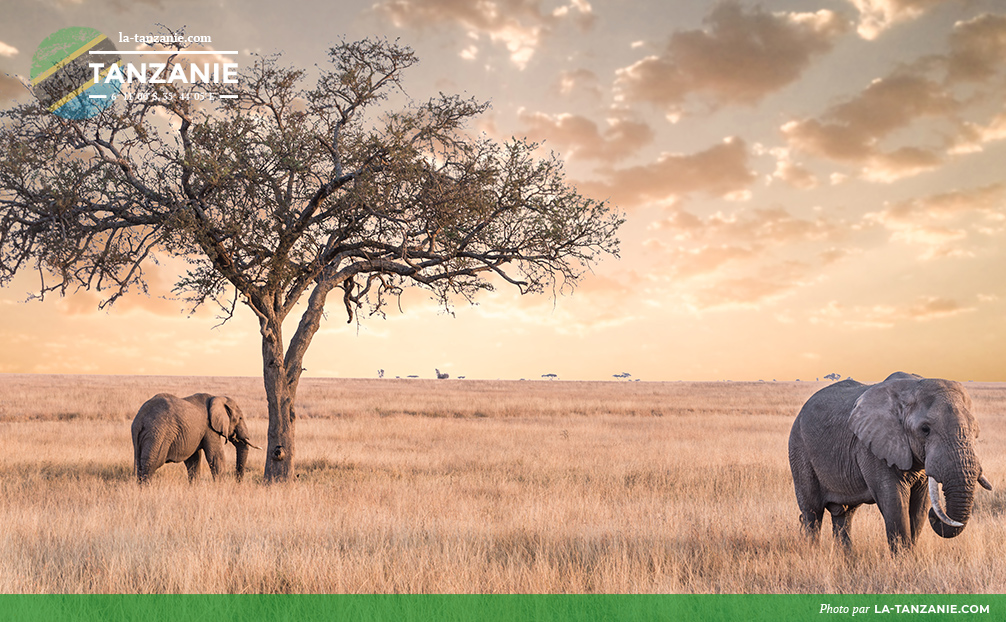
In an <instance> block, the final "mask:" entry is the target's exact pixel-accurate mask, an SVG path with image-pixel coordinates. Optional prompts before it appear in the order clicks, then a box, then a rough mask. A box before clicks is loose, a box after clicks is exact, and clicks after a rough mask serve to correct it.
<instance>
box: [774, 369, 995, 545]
mask: <svg viewBox="0 0 1006 622" xmlns="http://www.w3.org/2000/svg"><path fill="white" fill-rule="evenodd" d="M977 437H978V424H977V423H976V422H975V419H974V417H973V416H972V414H971V398H970V397H968V394H967V393H966V392H965V391H964V387H962V386H961V385H960V383H957V382H953V381H950V380H937V379H928V378H922V377H920V376H916V375H915V374H906V373H903V372H898V373H895V374H891V375H890V376H889V377H888V378H887V379H886V380H884V381H883V382H881V383H879V384H875V385H872V386H870V385H864V384H860V383H859V382H856V381H854V380H845V381H843V382H837V383H835V384H833V385H830V386H828V387H825V388H824V389H821V390H820V391H818V392H817V393H815V394H814V395H812V396H811V398H810V399H809V400H807V403H806V404H804V406H803V408H802V409H801V410H800V414H799V415H797V417H796V421H795V422H794V423H793V430H792V431H791V432H790V436H789V464H790V469H791V470H792V472H793V483H794V485H795V486H796V499H797V504H798V505H799V506H800V522H801V524H802V525H803V528H804V530H805V531H806V532H807V533H808V534H810V535H811V536H812V537H814V538H816V537H817V535H818V534H819V533H820V530H821V521H822V519H823V517H824V511H825V510H828V512H830V513H831V524H832V531H833V532H834V535H835V538H836V539H838V540H839V541H841V542H842V544H844V545H845V547H846V548H848V547H849V546H851V540H850V538H849V529H850V528H851V526H852V516H853V513H854V512H855V511H856V508H858V507H859V506H860V505H862V504H864V503H876V504H877V507H878V508H879V509H880V513H881V515H883V517H884V524H885V526H886V528H887V542H888V544H889V545H890V547H891V550H892V551H898V550H900V549H903V548H908V547H911V546H912V545H913V544H915V541H916V539H917V538H918V535H919V531H920V529H921V528H922V524H923V516H924V515H925V513H926V509H927V508H929V523H930V525H932V528H933V530H934V531H935V532H936V533H937V534H939V535H940V536H942V537H944V538H953V537H955V536H956V535H958V534H959V533H961V531H963V529H964V526H965V524H966V523H967V521H968V518H970V516H971V508H972V504H973V502H974V492H975V488H976V486H975V485H976V484H980V485H982V486H983V487H985V488H987V489H988V490H992V486H991V485H990V484H989V483H988V481H987V480H986V479H985V477H984V476H983V475H982V468H981V465H980V464H979V462H978V458H977V457H976V456H975V441H976V439H977ZM938 484H942V485H943V494H944V496H945V498H946V511H944V510H943V507H942V504H941V502H940V494H939V486H938Z"/></svg>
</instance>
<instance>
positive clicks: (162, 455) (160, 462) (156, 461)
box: [135, 441, 168, 484]
mask: <svg viewBox="0 0 1006 622" xmlns="http://www.w3.org/2000/svg"><path fill="white" fill-rule="evenodd" d="M135 453H136V479H137V481H139V482H140V483H141V484H142V483H144V482H147V481H148V480H149V479H150V477H151V476H152V475H153V474H154V471H156V470H157V469H159V468H161V467H162V466H164V463H165V462H166V461H167V459H168V446H167V445H165V444H155V443H146V442H143V441H141V443H140V449H139V451H136V452H135Z"/></svg>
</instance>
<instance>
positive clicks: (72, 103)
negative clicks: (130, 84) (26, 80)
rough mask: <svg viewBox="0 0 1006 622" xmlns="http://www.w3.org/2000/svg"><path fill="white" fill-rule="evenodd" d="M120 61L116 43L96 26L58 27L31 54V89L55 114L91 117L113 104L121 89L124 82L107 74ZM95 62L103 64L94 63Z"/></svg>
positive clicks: (78, 117)
mask: <svg viewBox="0 0 1006 622" xmlns="http://www.w3.org/2000/svg"><path fill="white" fill-rule="evenodd" d="M120 62H122V57H121V56H119V55H118V54H116V50H115V45H113V44H112V42H111V41H110V40H109V38H108V37H106V36H105V35H103V34H101V33H100V32H99V31H97V30H95V29H94V28H81V27H71V28H64V29H62V30H57V31H56V32H54V33H52V34H51V35H49V36H48V37H46V38H45V40H43V41H42V43H40V44H39V46H38V49H37V50H35V55H34V56H32V58H31V85H32V90H33V91H34V93H35V97H37V98H38V100H39V101H40V102H42V105H43V106H45V107H46V108H48V109H49V111H50V112H52V113H53V114H56V115H58V116H60V117H63V118H64V119H88V118H90V117H93V116H94V115H96V114H98V113H99V112H101V111H102V110H103V109H104V108H105V107H107V106H108V105H109V104H111V103H112V98H113V96H115V95H116V94H117V93H118V92H119V88H120V87H121V86H122V83H121V82H119V81H117V80H112V81H110V82H105V74H106V73H107V72H108V68H109V67H111V66H112V65H113V64H118V63H120ZM92 63H94V64H100V65H101V67H100V68H97V69H96V68H94V67H91V66H90V64H92ZM96 71H97V73H98V75H97V80H96V79H95V72H96Z"/></svg>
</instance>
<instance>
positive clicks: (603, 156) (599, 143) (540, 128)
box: [519, 111, 654, 162]
mask: <svg viewBox="0 0 1006 622" xmlns="http://www.w3.org/2000/svg"><path fill="white" fill-rule="evenodd" d="M519 118H520V120H521V122H522V123H523V124H524V125H525V127H526V128H527V129H526V131H527V133H528V135H529V136H530V137H531V138H532V139H535V140H544V141H546V143H547V144H546V146H552V147H555V148H556V150H558V151H561V152H563V153H564V154H565V155H566V156H567V157H568V158H571V159H581V160H599V161H602V162H614V161H616V160H621V159H623V158H626V157H628V156H630V155H632V154H634V153H635V152H636V151H637V150H639V148H640V147H643V146H644V145H647V144H649V143H650V142H652V141H653V136H654V134H653V130H652V129H651V128H650V126H649V125H647V124H646V123H643V122H640V121H633V120H627V119H608V126H607V127H606V128H605V129H604V131H601V130H600V128H598V126H597V124H596V123H594V122H593V121H591V120H590V119H588V118H586V117H583V116H580V115H573V114H566V113H564V114H559V115H555V116H551V115H547V114H545V113H542V112H527V111H521V112H520V114H519Z"/></svg>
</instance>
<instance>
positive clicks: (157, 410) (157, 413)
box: [131, 393, 182, 442]
mask: <svg viewBox="0 0 1006 622" xmlns="http://www.w3.org/2000/svg"><path fill="white" fill-rule="evenodd" d="M181 401H182V400H181V399H180V398H178V397H176V396H174V395H171V394H170V393H158V394H157V395H155V396H154V397H152V398H150V399H149V400H147V401H146V402H143V405H142V406H140V409H139V410H138V411H136V416H135V417H133V425H132V428H131V430H132V434H133V440H134V442H135V441H136V440H137V439H138V438H140V437H141V436H145V435H148V434H152V433H156V430H157V428H159V427H163V426H164V425H166V424H168V423H169V422H170V421H171V419H172V416H171V413H173V412H175V411H176V410H177V408H178V402H181Z"/></svg>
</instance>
